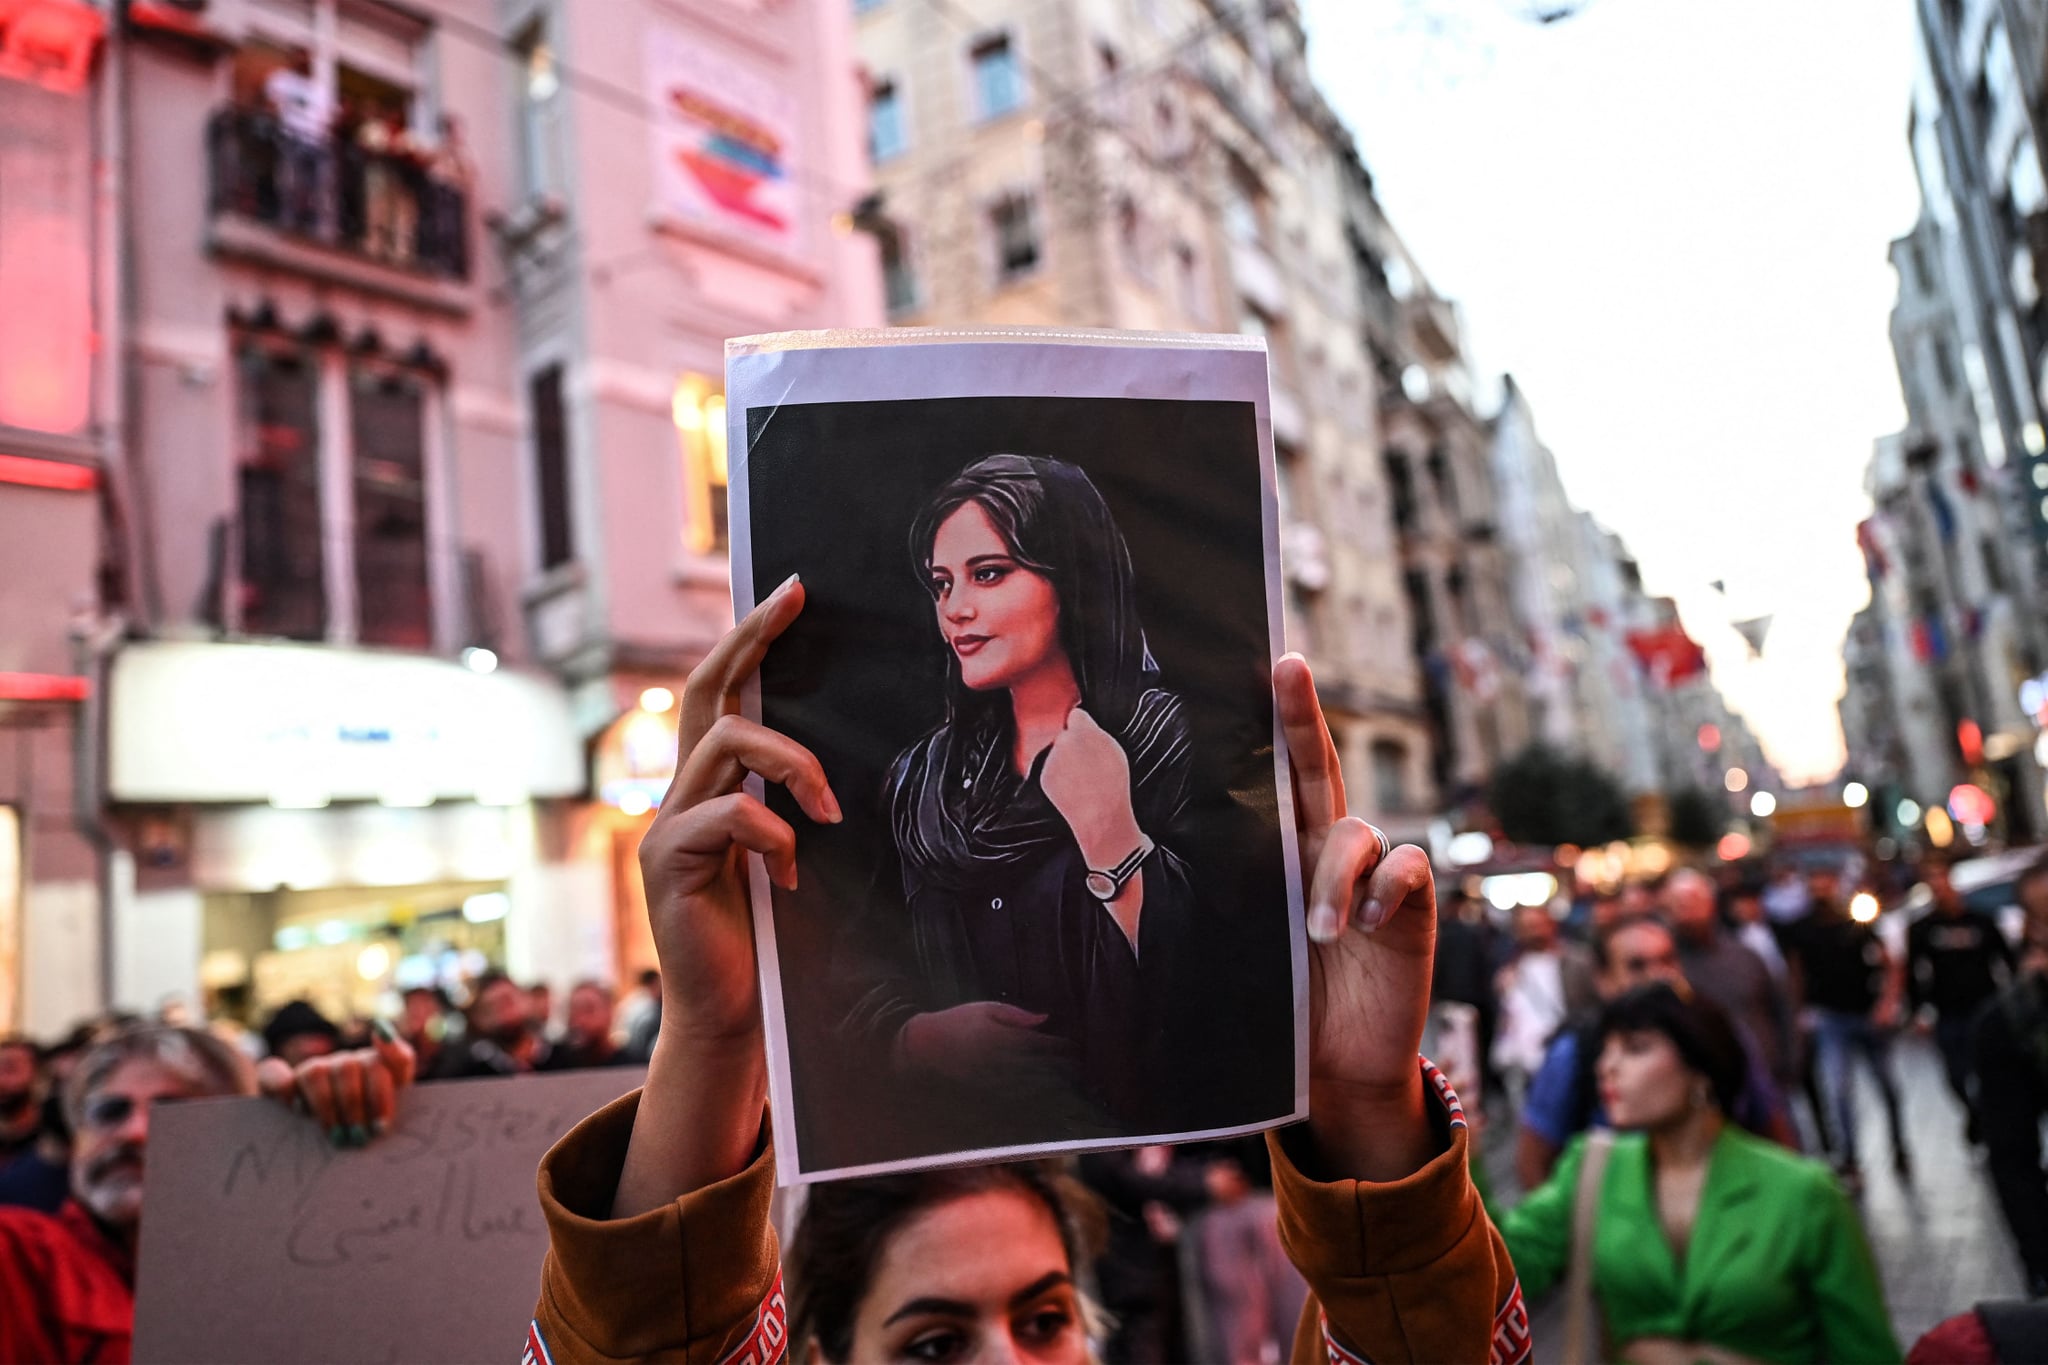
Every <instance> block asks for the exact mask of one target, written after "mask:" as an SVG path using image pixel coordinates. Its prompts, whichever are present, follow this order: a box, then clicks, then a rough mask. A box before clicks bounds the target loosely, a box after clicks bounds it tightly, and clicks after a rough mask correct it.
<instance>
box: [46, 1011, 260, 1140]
mask: <svg viewBox="0 0 2048 1365" xmlns="http://www.w3.org/2000/svg"><path fill="white" fill-rule="evenodd" d="M134 1061H143V1062H153V1063H155V1064H156V1065H158V1066H161V1067H163V1068H164V1069H165V1070H167V1071H172V1072H175V1073H177V1074H178V1075H180V1076H183V1077H185V1079H187V1080H188V1081H190V1082H191V1083H192V1085H193V1087H194V1088H195V1089H198V1090H202V1091H205V1092H207V1093H209V1094H217V1095H246V1094H253V1093H255V1090H256V1073H255V1070H254V1068H253V1067H251V1066H250V1065H249V1061H248V1059H247V1058H245V1057H243V1056H242V1054H241V1053H239V1052H237V1051H235V1050H234V1048H232V1047H230V1046H228V1044H226V1043H225V1042H222V1041H221V1040H220V1039H219V1038H216V1037H214V1036H213V1035H212V1034H211V1033H208V1032H206V1031H205V1030H204V1029H196V1028H179V1027H176V1026H174V1025H170V1024H144V1025H139V1026H137V1027H135V1028H130V1029H126V1030H124V1031H122V1032H120V1033H116V1034H114V1035H113V1036H111V1037H109V1038H107V1039H105V1040H103V1041H102V1042H100V1043H98V1044H97V1045H95V1046H94V1047H93V1048H92V1050H91V1051H89V1052H87V1053H86V1054H85V1056H84V1058H83V1059H81V1060H80V1061H79V1063H78V1069H77V1070H76V1071H74V1072H72V1073H71V1083H70V1085H69V1087H67V1088H66V1090H65V1092H64V1109H65V1118H66V1119H67V1120H69V1122H70V1124H71V1126H72V1127H73V1128H76V1127H77V1126H78V1124H79V1121H80V1113H79V1111H80V1109H81V1108H82V1106H83V1105H84V1104H85V1101H86V1100H87V1099H88V1098H89V1097H90V1096H91V1095H92V1094H93V1092H94V1091H96V1090H98V1089H99V1088H100V1087H101V1086H102V1085H104V1084H106V1081H107V1078H108V1077H109V1076H111V1075H113V1074H114V1073H115V1072H116V1071H118V1070H120V1068H121V1066H122V1064H123V1063H126V1062H134Z"/></svg>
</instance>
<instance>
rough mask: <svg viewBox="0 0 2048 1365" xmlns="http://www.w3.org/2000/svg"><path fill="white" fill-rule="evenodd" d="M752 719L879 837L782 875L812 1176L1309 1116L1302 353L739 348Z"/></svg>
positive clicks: (789, 1016) (737, 579) (790, 1074)
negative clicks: (1269, 362) (1297, 627)
mask: <svg viewBox="0 0 2048 1365" xmlns="http://www.w3.org/2000/svg"><path fill="white" fill-rule="evenodd" d="M726 396H727V413H728V418H729V424H730V425H729V434H728V438H727V445H728V448H729V449H730V450H731V451H732V452H733V456H732V459H731V466H730V467H731V475H732V485H731V495H732V513H731V520H730V526H731V532H732V571H733V602H734V607H735V609H736V610H737V611H738V612H741V613H744V612H746V611H747V610H748V609H749V608H750V607H752V606H753V605H754V603H755V602H757V601H759V600H761V599H762V598H763V597H765V596H766V595H767V594H769V593H771V592H773V591H774V590H775V589H776V587H777V586H778V585H779V584H781V583H782V582H783V581H784V580H785V579H787V578H788V577H789V576H790V575H791V574H792V573H794V574H797V575H800V576H801V578H802V581H803V584H804V591H805V597H804V608H803V612H802V614H801V615H800V616H799V617H798V618H797V619H796V621H795V622H794V623H793V624H791V626H790V627H789V628H788V630H787V631H786V632H785V633H784V634H783V635H782V636H781V637H780V638H779V639H777V640H776V642H775V643H774V644H773V645H772V646H771V647H770V649H769V651H768V654H767V657H766V659H765V660H764V661H763V663H762V666H761V670H760V675H759V686H758V689H756V690H752V691H750V692H749V694H748V696H747V698H746V707H747V714H748V715H749V716H750V717H752V718H754V719H757V720H759V721H761V722H762V723H763V724H765V725H767V726H768V727H769V728H770V729H773V730H776V731H778V732H780V733H782V734H784V735H787V736H788V737H790V738H791V739H794V740H795V741H796V742H797V743H799V744H802V745H803V746H805V747H806V748H807V749H809V750H810V751H811V752H812V753H814V754H815V755H817V758H818V760H819V762H820V764H821V765H822V766H823V769H824V772H825V776H826V778H827V780H828V781H829V782H830V783H831V785H832V787H833V790H834V792H835V793H836V795H837V798H838V800H839V802H840V805H841V807H842V808H843V810H844V812H845V820H844V822H843V823H837V824H813V823H812V822H811V821H809V820H807V819H805V818H804V817H803V815H802V813H801V812H800V811H799V810H798V808H797V807H796V805H795V803H794V802H793V801H792V800H791V799H790V797H789V796H788V793H786V792H785V791H783V790H782V789H781V788H780V787H775V786H769V787H767V788H765V789H763V788H762V787H761V786H760V784H759V783H758V781H757V782H756V784H755V790H756V791H757V792H758V793H759V794H761V795H762V796H763V798H764V799H765V800H766V801H767V802H768V804H769V805H770V806H771V807H772V808H773V809H774V810H776V811H777V813H779V814H781V815H782V816H783V817H784V818H786V819H788V820H790V821H791V824H792V828H794V829H795V831H796V841H797V844H796V846H797V861H798V865H799V868H800V876H799V878H798V880H799V889H797V890H791V891H785V890H782V889H780V888H777V887H773V886H771V885H770V883H769V881H768V878H767V874H766V872H765V870H764V869H763V867H762V865H761V864H760V862H759V860H758V859H757V860H753V884H752V885H753V905H754V920H755V943H756V944H757V946H758V948H759V952H760V961H761V971H762V987H763V991H762V993H763V998H764V1001H765V1002H766V1014H767V1022H768V1048H769V1060H770V1064H771V1065H770V1077H771V1085H772V1087H773V1094H774V1103H773V1105H772V1110H773V1114H774V1122H775V1143H776V1169H777V1171H778V1173H779V1175H780V1176H781V1178H782V1179H783V1180H784V1181H785V1182H789V1183H802V1182H805V1181H810V1180H819V1179H830V1178H836V1177H840V1176H852V1175H864V1174H872V1173H877V1172H882V1171H893V1170H903V1169H910V1168H915V1167H920V1166H931V1165H939V1164H946V1163H953V1162H961V1161H991V1160H1002V1159H1007V1158H1011V1157H1019V1156H1031V1155H1042V1154H1047V1153H1053V1152H1071V1151H1083V1150H1088V1149H1090V1148H1103V1147H1121V1146H1131V1145H1134V1144H1138V1143H1146V1142H1171V1141H1184V1140H1189V1139H1194V1138H1208V1137H1218V1136H1224V1135H1229V1134H1237V1133H1244V1132H1249V1131H1253V1130H1255V1129H1258V1128H1263V1127H1270V1126H1272V1125H1274V1124H1278V1123H1284V1122H1287V1121H1289V1120H1290V1119H1295V1118H1299V1117H1301V1116H1302V1114H1303V1113H1304V1112H1305V1109H1306V1099H1307V1067H1306V1057H1307V1018H1308V1013H1307V1002H1308V993H1307V988H1306V980H1307V969H1306V947H1305V940H1304V937H1303V931H1302V919H1301V887H1300V885H1299V869H1298V863H1297V858H1296V850H1295V846H1294V833H1295V831H1294V816H1293V811H1292V808H1291V804H1290V800H1289V776H1288V771H1287V757H1286V749H1285V746H1284V744H1283V743H1282V742H1281V737H1280V736H1279V734H1278V733H1277V729H1276V717H1275V714H1274V705H1273V691H1272V666H1273V661H1274V659H1275V658H1276V657H1277V656H1278V655H1279V653H1280V651H1281V648H1282V624H1281V620H1282V615H1281V613H1282V605H1281V604H1282V593H1281V579H1280V551H1279V526H1278V499H1277V489H1276V485H1275V482H1274V464H1273V444H1272V435H1271V430H1272V423H1271V419H1270V416H1269V403H1270V399H1269V395H1268V391H1267V381H1266V357H1265V354H1264V343H1263V341H1262V340H1261V339H1259V338H1256V337H1243V336H1227V337H1206V336H1204V337H1197V336H1158V335H1140V334H1120V333H1097V332H1089V333H1075V332H1058V333H1051V332H1035V331H1030V330H1026V329H1006V330H1004V331H1002V332H999V333H969V332H957V331H949V332H920V331H914V330H900V329H892V330H888V331H881V332H831V333H797V334H790V335H787V336H782V337H762V338H750V339H745V340H740V341H734V342H729V343H728V344H727V352H726Z"/></svg>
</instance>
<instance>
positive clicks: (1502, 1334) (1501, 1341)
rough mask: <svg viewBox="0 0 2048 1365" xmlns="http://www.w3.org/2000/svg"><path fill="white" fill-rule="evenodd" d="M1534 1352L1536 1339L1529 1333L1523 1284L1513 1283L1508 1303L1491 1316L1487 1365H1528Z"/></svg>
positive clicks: (1519, 1282)
mask: <svg viewBox="0 0 2048 1365" xmlns="http://www.w3.org/2000/svg"><path fill="white" fill-rule="evenodd" d="M1535 1349H1536V1337H1535V1335H1534V1334H1533V1333H1531V1332H1530V1330H1529V1309H1528V1306H1527V1305H1525V1304H1524V1303H1523V1302H1522V1282H1521V1281H1520V1280H1519V1279H1518V1280H1516V1281H1515V1286H1514V1288H1512V1289H1510V1290H1509V1291H1508V1299H1507V1302H1506V1303H1504V1304H1502V1305H1501V1306H1500V1311H1499V1312H1498V1313H1495V1314H1494V1315H1493V1347H1492V1349H1491V1350H1489V1351H1488V1352H1487V1354H1486V1361H1487V1365H1528V1362H1529V1361H1530V1360H1531V1359H1532V1358H1533V1357H1532V1353H1533V1352H1534V1351H1535Z"/></svg>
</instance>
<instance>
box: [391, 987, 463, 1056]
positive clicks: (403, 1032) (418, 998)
mask: <svg viewBox="0 0 2048 1365" xmlns="http://www.w3.org/2000/svg"><path fill="white" fill-rule="evenodd" d="M454 1012H455V1007H454V1006H453V1005H452V1004H450V1003H449V1001H448V994H447V992H446V991H443V990H442V989H441V988H440V987H439V986H414V987H412V988H410V989H409V990H407V991H406V993H405V998H404V1013H402V1014H400V1015H399V1017H398V1036H399V1037H401V1038H403V1039H405V1042H406V1045H407V1046H408V1047H410V1048H411V1049H412V1051H413V1056H414V1057H415V1058H417V1059H418V1063H419V1069H420V1074H421V1075H422V1076H432V1075H434V1074H436V1072H437V1071H438V1070H439V1066H440V1060H441V1048H442V1045H443V1042H444V1040H445V1039H446V1038H447V1035H448V1016H449V1015H450V1014H453V1013H454Z"/></svg>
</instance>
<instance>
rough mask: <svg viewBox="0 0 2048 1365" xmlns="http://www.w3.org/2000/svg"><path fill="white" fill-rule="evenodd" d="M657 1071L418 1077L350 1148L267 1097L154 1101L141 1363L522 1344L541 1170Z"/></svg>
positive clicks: (543, 1246) (461, 1356)
mask: <svg viewBox="0 0 2048 1365" xmlns="http://www.w3.org/2000/svg"><path fill="white" fill-rule="evenodd" d="M641 1075H642V1073H640V1072H639V1071H628V1070H606V1071H584V1072H565V1073H561V1074H558V1075H550V1076H520V1077H512V1078H507V1079H503V1080H482V1081H458V1082H450V1083H444V1084H437V1085H425V1086H419V1087H415V1088H414V1089H413V1090H411V1091H409V1092H407V1093H406V1094H404V1095H403V1096H401V1097H400V1103H399V1119H398V1124H397V1126H396V1127H395V1128H394V1129H393V1131H392V1132H391V1133H390V1134H388V1135H386V1136H385V1137H383V1138H380V1139H378V1140H377V1141H376V1142H373V1143H372V1144H371V1145H370V1146H369V1147H368V1148H366V1149H362V1150H354V1151H340V1150H337V1149H335V1148H333V1147H331V1146H330V1145H328V1143H327V1142H326V1140H325V1139H324V1138H322V1137H321V1136H320V1134H319V1131H318V1130H317V1129H316V1128H315V1127H314V1125H313V1123H312V1122H311V1120H309V1119H305V1118H302V1117H300V1116H298V1115H295V1114H291V1113H288V1112H287V1111H286V1110H285V1109H284V1108H283V1107H282V1106H279V1105H277V1104H274V1103H271V1102H269V1101H265V1100H221V1101H207V1102H199V1103H192V1104H182V1105H171V1106H166V1107H165V1108H163V1109H162V1110H160V1111H158V1112H157V1113H156V1114H155V1115H154V1116H153V1117H152V1119H151V1131H150V1153H149V1176H148V1181H149V1184H148V1189H147V1193H146V1196H145V1208H146V1210H147V1213H146V1216H145V1217H144V1219H143V1237H142V1255H141V1263H140V1270H139V1273H138V1275H137V1302H136V1320H135V1341H136V1359H137V1360H138V1361H211V1360H252V1359H261V1360H273V1361H279V1362H291V1361H327V1360H337V1359H349V1360H377V1361H383V1360H388V1361H432V1360H480V1359H487V1358H509V1356H510V1355H511V1354H516V1351H517V1346H518V1342H519V1340H520V1336H521V1333H522V1332H523V1331H524V1330H525V1326H526V1322H527V1319H528V1318H529V1317H530V1316H531V1315H532V1311H533V1303H534V1299H535V1298H536V1296H537V1295H538V1292H539V1286H540V1264H541V1258H542V1256H543V1255H544V1254H545V1252H546V1250H547V1227H546V1224H545V1222H544V1221H543V1220H542V1218H541V1212H540V1203H539V1200H538V1198H537V1197H536V1195H535V1193H534V1172H535V1170H536V1168H537V1167H538V1166H539V1164H540V1158H541V1156H542V1154H543V1153H545V1152H546V1151H547V1149H548V1148H549V1147H550V1146H552V1145H553V1144H554V1142H555V1141H556V1139H558V1138H560V1137H561V1136H562V1134H564V1133H566V1132H567V1131H568V1130H569V1129H570V1128H572V1127H574V1126H575V1125H576V1123H578V1122H579V1121H580V1120H582V1119H583V1118H584V1117H585V1116H586V1115H588V1114H590V1113H591V1112H593V1111H594V1110H596V1109H598V1108H600V1107H601V1106H603V1105H605V1104H607V1103H609V1102H610V1101H612V1100H614V1099H616V1098H618V1097H619V1096H620V1095H622V1094H624V1093H625V1092H626V1091H627V1090H630V1089H631V1088H632V1087H634V1086H636V1085H638V1084H639V1083H640V1080H641Z"/></svg>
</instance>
